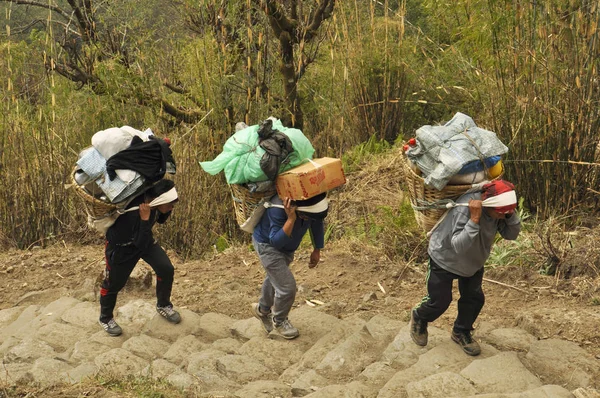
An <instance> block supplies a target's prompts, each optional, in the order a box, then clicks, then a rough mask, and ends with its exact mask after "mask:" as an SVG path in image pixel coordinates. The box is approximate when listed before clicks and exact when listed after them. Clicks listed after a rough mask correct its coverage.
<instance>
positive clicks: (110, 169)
mask: <svg viewBox="0 0 600 398" xmlns="http://www.w3.org/2000/svg"><path fill="white" fill-rule="evenodd" d="M167 162H170V163H172V164H173V165H174V164H175V160H174V159H173V152H172V151H171V148H169V145H168V144H167V143H166V142H164V141H163V140H161V139H150V140H149V141H146V142H144V141H142V140H141V139H140V138H139V137H134V138H133V140H132V141H131V145H130V146H129V147H128V148H126V149H123V150H122V151H120V152H117V153H116V154H114V155H113V156H111V157H110V158H108V160H107V161H106V172H107V173H108V177H109V178H110V180H111V181H112V180H114V179H115V178H116V177H117V173H116V171H115V170H118V169H126V170H133V171H137V172H138V173H140V174H141V175H142V176H143V177H144V178H145V179H146V181H147V182H156V181H158V180H160V179H161V178H163V177H164V176H165V173H166V171H167Z"/></svg>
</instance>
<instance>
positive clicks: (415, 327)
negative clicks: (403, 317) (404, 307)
mask: <svg viewBox="0 0 600 398" xmlns="http://www.w3.org/2000/svg"><path fill="white" fill-rule="evenodd" d="M428 336H429V335H428V333H427V322H425V321H424V320H422V319H420V318H419V317H418V316H417V313H416V312H415V310H412V311H411V312H410V337H411V338H412V339H413V341H414V342H415V344H416V345H420V346H421V347H425V346H426V345H427V338H428Z"/></svg>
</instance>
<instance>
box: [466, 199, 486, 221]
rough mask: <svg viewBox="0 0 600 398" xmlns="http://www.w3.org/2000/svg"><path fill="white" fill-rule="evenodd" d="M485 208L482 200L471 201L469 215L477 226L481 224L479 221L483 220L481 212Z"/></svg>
mask: <svg viewBox="0 0 600 398" xmlns="http://www.w3.org/2000/svg"><path fill="white" fill-rule="evenodd" d="M482 209H483V206H482V201H481V200H476V199H471V200H469V213H470V214H471V221H473V222H474V223H475V224H479V220H480V219H481V212H482Z"/></svg>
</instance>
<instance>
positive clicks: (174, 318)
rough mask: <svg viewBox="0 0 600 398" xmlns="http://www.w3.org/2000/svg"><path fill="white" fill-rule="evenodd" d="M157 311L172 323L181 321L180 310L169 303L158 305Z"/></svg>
mask: <svg viewBox="0 0 600 398" xmlns="http://www.w3.org/2000/svg"><path fill="white" fill-rule="evenodd" d="M156 312H158V313H159V314H160V315H162V317H163V318H165V319H166V320H167V321H169V322H171V323H179V322H181V315H179V312H177V311H175V310H174V309H173V306H172V305H167V306H166V307H158V306H157V307H156Z"/></svg>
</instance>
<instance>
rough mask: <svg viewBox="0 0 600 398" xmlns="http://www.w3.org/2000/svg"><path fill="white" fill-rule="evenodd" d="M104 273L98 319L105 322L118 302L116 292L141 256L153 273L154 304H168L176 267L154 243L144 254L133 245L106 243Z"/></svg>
mask: <svg viewBox="0 0 600 398" xmlns="http://www.w3.org/2000/svg"><path fill="white" fill-rule="evenodd" d="M105 256H106V274H105V277H104V281H103V282H102V288H101V289H100V320H101V321H102V322H108V321H109V320H111V319H112V318H113V310H114V309H115V305H116V304H117V294H118V293H119V291H120V290H121V289H123V286H125V283H126V282H127V279H128V278H129V275H131V272H132V271H133V269H134V268H135V266H136V264H137V263H138V261H140V259H144V261H146V262H147V263H148V264H150V266H151V267H152V269H153V270H154V272H155V273H156V299H157V303H156V305H157V306H159V307H166V306H168V305H171V289H172V288H173V275H174V273H175V269H174V267H173V264H171V260H170V259H169V256H167V253H165V251H164V250H163V248H162V247H160V245H159V244H157V243H154V244H153V245H152V246H151V247H150V249H148V251H147V252H146V253H144V254H143V255H142V253H141V252H140V251H139V250H138V249H137V248H136V247H135V246H133V245H131V246H111V245H110V244H108V243H107V244H106V248H105Z"/></svg>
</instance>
